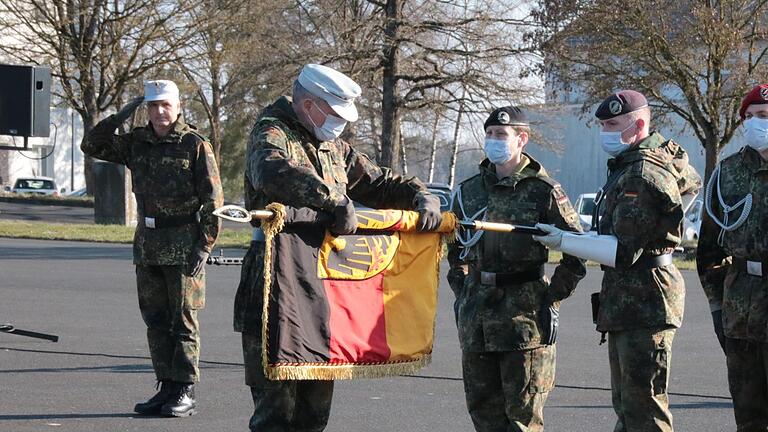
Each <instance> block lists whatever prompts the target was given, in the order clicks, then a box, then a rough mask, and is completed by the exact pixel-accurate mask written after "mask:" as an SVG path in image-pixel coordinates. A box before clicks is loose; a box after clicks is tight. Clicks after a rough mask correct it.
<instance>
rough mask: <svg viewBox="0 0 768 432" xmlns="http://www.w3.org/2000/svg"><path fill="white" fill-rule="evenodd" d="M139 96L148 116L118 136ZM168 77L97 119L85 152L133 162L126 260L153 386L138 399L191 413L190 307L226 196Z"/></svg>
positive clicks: (193, 317) (201, 300) (160, 410)
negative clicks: (134, 212) (133, 213)
mask: <svg viewBox="0 0 768 432" xmlns="http://www.w3.org/2000/svg"><path fill="white" fill-rule="evenodd" d="M143 102H147V105H148V111H149V124H148V125H147V126H143V127H139V128H136V129H134V130H132V131H131V132H129V133H127V134H122V135H116V134H115V133H114V132H115V129H117V128H118V127H119V126H120V124H121V123H123V122H124V121H125V120H127V119H128V118H129V117H130V116H131V115H132V114H133V112H134V111H135V110H136V109H137V108H138V107H139V105H141V104H142V103H143ZM180 112H181V102H180V100H179V89H178V88H177V87H176V84H174V83H173V82H172V81H166V80H157V81H147V82H145V83H144V96H143V97H138V98H136V99H133V100H132V101H130V102H129V103H128V105H126V106H125V107H124V108H122V109H121V110H120V111H119V112H117V114H114V115H111V116H109V117H107V118H106V119H104V120H102V121H101V122H99V124H97V125H96V127H94V128H93V129H92V130H91V132H90V133H89V134H88V137H87V139H86V140H85V141H84V142H83V145H82V150H83V153H85V154H87V155H89V156H92V157H95V158H97V159H103V160H106V161H109V162H114V163H118V164H122V165H125V166H126V167H128V168H130V169H131V180H132V182H133V192H134V194H135V195H136V203H137V206H138V213H139V218H138V226H137V227H136V235H135V237H134V241H133V262H134V264H136V284H137V288H138V296H139V309H140V310H141V316H142V318H143V319H144V322H145V324H146V325H147V341H148V342H149V352H150V354H151V357H152V366H153V368H154V370H155V375H156V377H157V380H158V381H159V384H160V386H161V387H160V391H159V392H158V393H157V394H156V395H154V396H153V397H152V398H151V399H149V400H148V401H146V402H143V403H139V404H136V406H135V408H134V410H135V411H136V412H137V413H139V414H153V415H156V414H163V415H167V416H176V417H182V416H189V415H192V414H195V412H196V400H195V393H194V388H193V386H194V383H195V382H197V381H199V377H200V373H199V370H198V360H199V357H200V333H199V325H198V321H197V311H198V310H200V309H202V308H203V307H204V305H205V271H204V267H205V262H206V260H207V258H208V255H209V254H210V252H211V250H212V248H213V245H214V242H215V241H216V238H217V237H218V235H219V229H220V226H221V222H220V221H219V219H218V218H217V217H215V216H213V214H212V212H213V210H214V209H215V208H216V207H219V206H221V205H222V204H223V201H224V200H223V193H222V189H221V180H220V179H219V172H218V168H217V165H216V160H215V158H214V154H213V149H212V147H211V145H210V144H209V143H208V142H206V140H205V139H203V138H202V137H201V136H200V135H199V134H198V133H197V132H195V129H194V128H193V127H192V126H189V125H187V124H186V123H185V122H184V119H183V118H182V116H181V115H180Z"/></svg>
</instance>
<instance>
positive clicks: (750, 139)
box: [744, 117, 768, 150]
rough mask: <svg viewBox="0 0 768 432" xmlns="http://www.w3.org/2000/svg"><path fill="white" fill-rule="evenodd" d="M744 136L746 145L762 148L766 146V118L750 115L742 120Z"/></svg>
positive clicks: (767, 128)
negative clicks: (750, 116) (749, 117)
mask: <svg viewBox="0 0 768 432" xmlns="http://www.w3.org/2000/svg"><path fill="white" fill-rule="evenodd" d="M744 138H746V140H747V145H749V146H750V147H752V148H754V149H756V150H763V149H765V148H766V147H768V119H762V118H757V117H752V118H751V119H748V120H746V121H745V122H744Z"/></svg>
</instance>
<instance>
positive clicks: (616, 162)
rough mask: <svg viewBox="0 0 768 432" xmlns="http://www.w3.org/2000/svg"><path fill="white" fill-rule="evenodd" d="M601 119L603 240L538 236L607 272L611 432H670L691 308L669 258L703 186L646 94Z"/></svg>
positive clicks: (604, 107) (553, 232) (618, 99)
mask: <svg viewBox="0 0 768 432" xmlns="http://www.w3.org/2000/svg"><path fill="white" fill-rule="evenodd" d="M595 116H596V117H597V118H598V120H599V121H600V125H601V127H602V133H601V138H602V144H603V149H604V150H605V151H606V152H607V153H608V154H610V155H611V156H613V159H610V160H609V161H608V171H609V175H608V181H607V182H606V184H605V186H603V188H602V191H601V193H600V194H599V195H600V196H599V197H598V199H597V200H596V205H597V210H596V215H595V216H594V217H593V224H597V226H596V227H597V231H598V234H599V235H596V236H589V235H582V236H575V235H570V234H567V233H566V234H564V233H563V232H562V231H561V230H559V229H557V228H554V227H552V226H549V225H544V224H537V225H536V226H537V227H539V228H540V229H542V230H545V231H547V232H549V234H548V235H546V236H541V237H534V238H535V239H537V240H538V241H540V242H541V243H542V244H544V245H546V246H548V247H550V248H554V249H559V250H562V251H563V253H570V254H573V255H575V256H578V257H582V258H588V259H592V260H594V261H597V262H599V263H600V264H602V266H601V267H602V269H603V272H604V273H603V282H602V290H601V291H600V295H599V299H600V309H599V311H598V314H597V329H598V330H599V331H601V332H603V333H606V332H607V333H608V337H609V341H608V354H609V362H610V367H611V387H612V400H613V409H614V411H615V412H616V416H617V417H618V420H617V422H616V428H615V429H614V430H615V431H616V432H634V431H643V432H651V431H659V432H671V431H672V430H673V426H672V414H671V413H670V411H669V399H668V396H667V384H668V382H669V371H670V361H671V355H672V340H673V338H674V336H675V331H676V329H677V328H679V327H680V325H681V324H682V321H683V307H684V302H685V285H684V282H683V278H682V276H681V275H680V272H679V271H678V270H677V268H676V267H675V265H674V264H673V263H672V251H673V250H674V249H675V247H676V246H677V245H678V244H679V243H680V236H681V221H682V218H683V206H682V199H681V195H682V194H686V193H690V192H692V191H695V190H697V189H698V187H699V186H700V179H699V176H698V174H696V172H695V171H694V170H693V168H691V167H690V165H688V163H687V160H688V159H687V155H686V153H685V151H684V150H683V149H682V148H681V147H680V146H679V145H678V144H676V143H675V142H674V141H671V140H667V139H665V138H664V137H662V136H661V134H659V133H658V132H651V131H650V121H651V110H650V108H649V106H648V102H647V100H646V98H645V96H643V95H642V94H641V93H638V92H636V91H633V90H624V91H620V92H618V93H615V94H613V95H611V96H609V97H608V98H606V99H605V100H604V101H603V102H602V103H601V104H600V106H599V107H598V109H597V111H596V112H595ZM598 221H599V222H598Z"/></svg>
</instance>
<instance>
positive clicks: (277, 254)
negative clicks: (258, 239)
mask: <svg viewBox="0 0 768 432" xmlns="http://www.w3.org/2000/svg"><path fill="white" fill-rule="evenodd" d="M270 208H271V209H272V210H273V211H275V213H276V214H277V215H278V217H276V218H273V219H271V220H269V221H265V222H264V223H263V227H264V231H265V234H266V249H265V259H264V261H265V262H264V269H265V271H264V279H265V280H264V286H265V289H264V310H263V315H262V318H263V320H262V321H263V324H262V341H263V343H264V347H263V348H264V349H263V350H262V352H263V354H262V355H264V356H265V358H264V367H265V375H266V376H267V377H269V378H270V379H275V380H300V379H353V378H374V377H384V376H392V375H401V374H407V373H414V372H416V371H417V370H419V369H421V368H422V367H423V366H425V365H426V364H428V363H429V361H430V356H431V353H432V342H433V336H434V322H435V312H436V307H437V287H438V274H439V262H440V258H441V254H442V250H443V247H442V246H443V244H442V242H443V241H444V240H447V239H449V238H452V236H453V232H454V228H455V226H456V219H455V217H454V216H453V215H452V214H449V213H446V214H444V218H443V224H442V225H441V227H440V229H439V230H438V231H437V232H417V231H416V228H415V227H416V222H417V220H418V216H419V215H418V213H416V212H411V211H402V210H360V211H358V212H357V217H358V229H357V232H356V233H355V234H353V235H343V236H338V237H336V236H333V235H331V234H330V233H328V232H327V231H326V230H324V229H322V228H321V227H320V226H318V225H317V224H315V223H314V221H315V220H316V218H317V214H316V213H315V212H313V211H312V210H309V209H293V208H290V207H283V206H280V205H274V204H273V205H271V206H270Z"/></svg>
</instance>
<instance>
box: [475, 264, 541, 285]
mask: <svg viewBox="0 0 768 432" xmlns="http://www.w3.org/2000/svg"><path fill="white" fill-rule="evenodd" d="M542 277H544V266H543V265H542V266H539V267H538V268H536V269H533V270H526V271H521V272H515V273H493V272H484V271H481V272H480V283H482V284H483V285H496V286H499V285H520V284H524V283H526V282H533V281H535V280H539V279H541V278H542Z"/></svg>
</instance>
